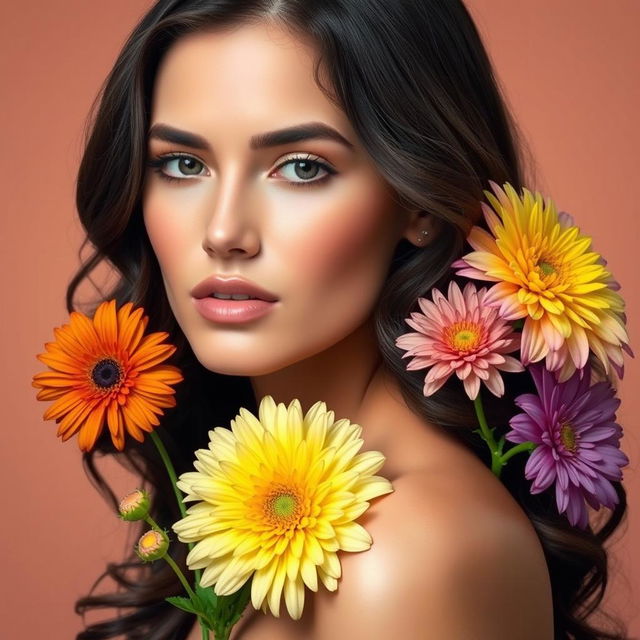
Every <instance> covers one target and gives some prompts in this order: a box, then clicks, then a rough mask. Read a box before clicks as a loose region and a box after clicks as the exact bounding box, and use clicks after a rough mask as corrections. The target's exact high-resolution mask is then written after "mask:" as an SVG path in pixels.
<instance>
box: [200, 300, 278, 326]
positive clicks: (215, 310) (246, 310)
mask: <svg viewBox="0 0 640 640" xmlns="http://www.w3.org/2000/svg"><path fill="white" fill-rule="evenodd" d="M193 300H194V304H195V305H196V309H197V310H198V311H199V312H200V314H201V315H202V316H203V317H205V318H206V319H207V320H213V321H214V322H233V323H238V322H248V321H249V320H255V319H256V318H260V317H261V316H263V315H265V314H266V313H269V311H271V308H272V307H273V306H274V304H275V303H274V302H267V301H266V300H218V299H217V298H194V299H193Z"/></svg>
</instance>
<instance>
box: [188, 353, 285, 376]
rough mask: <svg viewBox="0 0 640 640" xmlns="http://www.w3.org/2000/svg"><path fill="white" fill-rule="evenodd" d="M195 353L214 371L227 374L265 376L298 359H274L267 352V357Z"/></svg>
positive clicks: (207, 367)
mask: <svg viewBox="0 0 640 640" xmlns="http://www.w3.org/2000/svg"><path fill="white" fill-rule="evenodd" d="M194 354H195V356H196V358H197V359H198V362H199V363H200V364H201V365H202V366H203V367H205V369H208V370H209V371H213V372H214V373H220V374H222V375H226V376H248V377H254V376H264V375H266V374H268V373H273V372H274V371H280V369H284V368H285V367H286V366H288V365H290V364H293V363H294V362H296V361H297V360H296V359H294V360H291V361H289V360H283V359H282V358H279V359H272V358H269V357H268V354H265V356H266V357H263V358H256V357H255V354H252V355H249V354H243V355H242V356H237V355H236V356H233V355H232V354H228V355H227V356H225V357H222V356H221V354H220V353H218V354H217V355H213V354H212V353H211V352H210V351H207V352H205V353H199V352H197V351H196V350H195V349H194Z"/></svg>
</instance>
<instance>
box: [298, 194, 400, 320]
mask: <svg viewBox="0 0 640 640" xmlns="http://www.w3.org/2000/svg"><path fill="white" fill-rule="evenodd" d="M363 194H367V195H366V197H365V196H364V195H363ZM334 196H335V194H334ZM340 196H341V197H339V198H337V197H334V198H332V201H331V203H330V204H328V203H325V205H324V206H322V207H320V208H319V211H318V215H317V216H314V223H313V224H311V225H310V226H309V227H308V229H305V230H304V241H301V242H298V243H297V245H296V247H295V248H294V249H293V251H294V254H295V255H294V256H292V260H291V265H296V278H297V279H299V280H300V281H301V283H302V285H303V286H305V287H306V288H305V290H306V291H307V293H308V296H307V300H308V306H307V311H308V310H309V307H312V308H315V309H316V311H317V310H318V307H319V306H320V307H321V309H320V315H322V316H323V318H324V320H327V315H329V316H331V315H332V314H333V315H335V314H336V310H337V309H340V312H339V314H338V316H337V317H336V320H337V321H340V319H345V320H346V319H350V321H351V322H352V323H353V322H359V321H363V320H364V319H365V318H366V316H368V314H369V313H370V311H371V308H372V306H373V304H374V303H375V300H376V298H377V296H378V294H379V292H380V290H381V288H382V285H383V282H384V278H385V276H386V273H387V269H388V264H389V260H390V258H391V255H392V253H393V250H394V248H395V245H396V243H397V241H398V239H399V237H400V234H399V227H398V220H397V218H396V217H395V215H396V214H395V211H394V203H393V201H391V199H390V197H389V194H388V193H387V192H385V191H382V190H381V189H376V188H371V186H370V185H369V187H368V188H365V187H363V186H361V185H358V184H354V185H352V186H351V187H350V188H349V189H346V188H345V189H344V190H343V191H342V192H341V194H340ZM310 297H311V298H312V299H311V300H309V298H310Z"/></svg>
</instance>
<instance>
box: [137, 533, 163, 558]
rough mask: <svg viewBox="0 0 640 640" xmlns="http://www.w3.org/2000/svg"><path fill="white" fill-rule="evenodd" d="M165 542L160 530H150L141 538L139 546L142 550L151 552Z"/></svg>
mask: <svg viewBox="0 0 640 640" xmlns="http://www.w3.org/2000/svg"><path fill="white" fill-rule="evenodd" d="M163 543H164V540H163V538H162V535H161V534H160V533H159V532H158V531H148V532H147V533H145V534H144V535H143V536H142V538H140V541H139V542H138V546H139V547H140V550H141V551H144V552H146V553H149V552H151V551H157V550H158V549H159V548H160V547H161V546H162V544H163Z"/></svg>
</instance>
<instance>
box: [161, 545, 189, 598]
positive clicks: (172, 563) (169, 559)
mask: <svg viewBox="0 0 640 640" xmlns="http://www.w3.org/2000/svg"><path fill="white" fill-rule="evenodd" d="M162 559H163V560H166V561H167V562H168V563H169V566H170V567H171V568H172V569H173V571H174V572H175V574H176V575H177V576H178V579H179V580H180V582H182V586H183V587H184V588H185V590H186V592H187V593H188V594H189V597H190V598H195V596H196V594H195V593H194V592H193V589H192V588H191V585H190V584H189V583H188V582H187V579H186V578H185V577H184V574H183V573H182V571H180V567H179V566H178V565H177V564H176V563H175V561H174V559H173V558H172V557H171V556H170V555H169V554H168V553H167V555H166V556H164V557H163V558H162Z"/></svg>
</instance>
